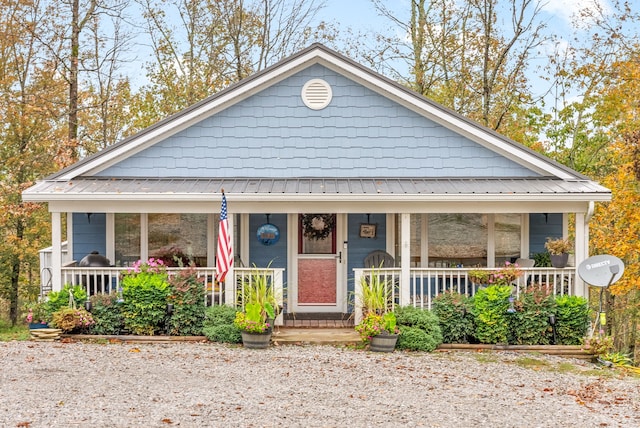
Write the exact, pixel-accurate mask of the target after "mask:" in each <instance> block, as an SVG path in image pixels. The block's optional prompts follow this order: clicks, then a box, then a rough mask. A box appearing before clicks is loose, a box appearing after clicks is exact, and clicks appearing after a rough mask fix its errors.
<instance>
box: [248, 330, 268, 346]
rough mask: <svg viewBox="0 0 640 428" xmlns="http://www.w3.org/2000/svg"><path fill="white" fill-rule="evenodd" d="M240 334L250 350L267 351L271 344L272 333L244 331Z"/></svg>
mask: <svg viewBox="0 0 640 428" xmlns="http://www.w3.org/2000/svg"><path fill="white" fill-rule="evenodd" d="M240 333H241V334H242V344H243V345H244V347H245V348H248V349H266V348H268V347H269V344H270V343H271V332H270V331H265V332H264V333H249V332H246V331H242V332H240Z"/></svg>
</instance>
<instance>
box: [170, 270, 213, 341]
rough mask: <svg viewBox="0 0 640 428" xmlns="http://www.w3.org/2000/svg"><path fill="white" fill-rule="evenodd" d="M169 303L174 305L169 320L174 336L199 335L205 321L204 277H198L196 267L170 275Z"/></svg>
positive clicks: (171, 332)
mask: <svg viewBox="0 0 640 428" xmlns="http://www.w3.org/2000/svg"><path fill="white" fill-rule="evenodd" d="M169 286H170V288H169V290H170V292H169V296H168V297H167V303H168V304H169V305H173V306H172V312H171V314H170V318H169V320H168V321H167V323H168V324H167V327H168V332H167V333H168V334H170V335H172V336H199V335H201V334H202V322H203V321H204V309H205V305H204V295H205V285H204V277H201V278H198V275H197V272H196V270H195V268H194V267H191V268H189V269H186V270H182V271H180V272H178V273H176V274H174V275H172V276H171V277H169Z"/></svg>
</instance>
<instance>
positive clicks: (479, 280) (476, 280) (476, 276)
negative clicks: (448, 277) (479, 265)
mask: <svg viewBox="0 0 640 428" xmlns="http://www.w3.org/2000/svg"><path fill="white" fill-rule="evenodd" d="M490 275H491V272H490V271H488V270H486V269H472V270H470V271H469V272H468V273H467V276H468V277H469V281H471V282H472V283H473V284H475V285H479V286H486V285H487V284H488V283H489V276H490Z"/></svg>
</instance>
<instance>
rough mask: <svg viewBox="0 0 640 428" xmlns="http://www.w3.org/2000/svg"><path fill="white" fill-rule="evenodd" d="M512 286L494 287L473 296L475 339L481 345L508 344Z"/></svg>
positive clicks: (481, 290) (484, 289)
mask: <svg viewBox="0 0 640 428" xmlns="http://www.w3.org/2000/svg"><path fill="white" fill-rule="evenodd" d="M510 296H511V286H506V285H492V286H489V287H487V288H483V289H480V290H478V292H477V293H476V294H475V296H473V299H472V301H473V308H472V313H473V318H474V323H475V326H476V330H475V337H476V339H478V341H479V342H480V343H508V338H509V318H508V316H511V315H512V314H509V313H508V312H507V309H509V297H510Z"/></svg>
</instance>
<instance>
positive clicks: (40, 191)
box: [23, 44, 610, 201]
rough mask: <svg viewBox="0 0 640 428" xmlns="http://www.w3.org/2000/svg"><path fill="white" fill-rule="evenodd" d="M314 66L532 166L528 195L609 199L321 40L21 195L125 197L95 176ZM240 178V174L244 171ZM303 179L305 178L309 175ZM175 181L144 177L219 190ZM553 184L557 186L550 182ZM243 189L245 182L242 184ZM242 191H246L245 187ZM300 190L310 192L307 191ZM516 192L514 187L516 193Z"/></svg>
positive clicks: (471, 189) (166, 184) (488, 184)
mask: <svg viewBox="0 0 640 428" xmlns="http://www.w3.org/2000/svg"><path fill="white" fill-rule="evenodd" d="M316 64H319V65H321V66H323V67H326V68H328V69H329V70H332V71H334V72H335V73H338V74H340V75H342V76H345V77H347V78H348V79H350V80H352V81H354V82H357V83H358V84H360V85H362V86H364V87H366V88H368V89H369V90H371V91H373V92H375V93H377V94H379V95H381V96H383V97H385V98H388V99H390V100H392V101H394V102H396V103H398V104H400V105H402V106H404V107H405V108H407V109H409V110H411V111H413V112H415V113H416V114H418V115H420V116H422V117H424V118H427V119H429V120H431V121H433V122H435V123H437V124H439V125H441V126H443V127H445V128H447V129H449V130H451V131H453V132H455V133H456V134H458V135H461V136H464V137H465V138H467V139H469V140H471V141H473V142H475V143H477V144H479V145H480V146H482V147H485V148H487V149H489V150H491V151H492V152H494V153H497V154H499V155H500V156H503V157H504V158H506V159H509V160H511V161H513V162H515V163H517V164H518V165H521V166H523V167H526V168H527V169H529V170H530V171H532V175H534V176H536V177H535V178H536V179H539V178H543V179H545V180H543V182H545V183H546V185H545V186H543V187H544V189H541V188H540V186H537V185H535V184H534V181H533V180H520V181H518V183H520V184H519V185H518V186H517V188H518V189H519V191H518V192H522V193H524V194H527V193H528V194H530V195H540V196H542V197H545V198H546V197H548V196H549V195H554V198H557V197H558V196H562V195H571V194H579V195H581V199H582V200H608V199H610V191H609V190H608V189H606V188H604V187H602V186H599V185H597V183H594V182H592V181H591V180H589V179H588V178H587V177H585V176H583V175H582V174H579V173H578V172H576V171H574V170H572V169H570V168H568V167H566V166H564V165H561V164H559V163H557V162H555V161H553V160H551V159H549V158H547V157H545V156H543V155H541V154H539V153H537V152H535V151H533V150H531V149H529V148H527V147H525V146H523V145H521V144H518V143H516V142H514V141H512V140H510V139H508V138H506V137H504V136H502V135H500V134H498V133H497V132H494V131H493V130H491V129H488V128H486V127H483V126H481V125H479V124H478V123H476V122H474V121H471V120H469V119H467V118H465V117H463V116H461V115H459V114H457V113H456V112H453V111H452V110H449V109H447V108H445V107H443V106H441V105H439V104H437V103H435V102H433V101H431V100H429V99H427V98H425V97H423V96H422V95H420V94H417V93H415V92H413V91H411V90H409V89H407V88H405V87H404V86H402V85H400V84H398V83H397V82H394V81H392V80H390V79H388V78H386V77H384V76H382V75H380V74H377V73H375V72H373V71H372V70H370V69H368V68H365V67H363V66H361V65H360V64H358V63H356V62H354V61H352V60H350V59H349V58H346V57H344V56H343V55H341V54H339V53H337V52H335V51H333V50H330V49H328V48H327V47H325V46H323V45H321V44H314V45H312V46H310V47H309V48H307V49H305V50H302V51H301V52H299V53H297V54H295V55H293V56H291V57H289V58H286V59H284V60H282V61H280V62H278V63H277V64H275V65H273V66H271V67H268V68H266V69H264V70H263V71H261V72H259V73H256V74H255V75H253V76H251V77H249V78H246V79H244V80H242V81H240V82H238V83H236V84H234V85H232V86H230V87H228V88H226V89H225V90H222V91H220V92H218V93H216V94H215V95H213V96H211V97H208V98H206V99H204V100H203V101H201V102H199V103H197V104H194V105H193V106H191V107H189V108H187V109H185V110H183V111H181V112H179V113H176V114H174V115H172V116H170V117H168V118H166V119H164V120H162V121H160V122H158V123H156V124H155V125H152V126H150V127H149V128H146V129H144V130H142V131H141V132H139V133H137V134H135V135H133V136H131V137H128V138H126V139H124V140H122V141H120V142H118V143H116V144H114V145H112V146H110V147H108V148H106V149H104V150H102V151H101V152H99V153H96V154H94V155H92V156H89V157H87V158H85V159H83V160H80V161H79V162H77V163H75V164H73V165H71V166H69V167H67V168H65V169H63V170H61V171H59V172H57V173H55V174H53V175H51V176H49V177H47V178H46V179H45V180H44V181H43V182H41V183H39V184H36V185H35V186H33V187H32V188H30V189H27V190H26V191H25V192H24V193H23V198H24V199H25V200H33V201H47V200H52V199H56V198H58V197H59V198H60V199H63V198H70V199H73V198H74V197H75V198H79V199H82V198H86V197H88V196H91V197H98V195H99V194H103V193H105V192H106V193H109V192H115V193H114V194H113V195H112V196H113V197H116V198H117V197H122V196H123V195H122V192H121V190H118V191H114V190H113V189H114V186H109V185H106V186H102V187H100V186H98V187H96V183H103V184H104V183H107V184H108V183H109V182H108V180H106V178H108V177H101V178H100V179H99V178H98V176H99V175H100V173H101V172H104V171H105V170H107V169H108V168H110V167H112V166H114V165H117V164H118V163H120V162H123V161H124V160H126V159H128V158H131V157H133V156H134V155H136V154H137V153H140V152H142V151H143V150H145V149H148V148H150V147H152V146H154V145H156V144H157V143H159V142H162V141H166V140H167V139H168V138H170V137H171V136H174V135H176V134H177V133H179V132H181V131H183V130H185V129H188V128H189V127H192V126H193V125H194V124H196V123H198V122H201V121H203V120H204V119H206V118H209V117H212V116H214V115H216V114H217V113H220V112H222V111H224V110H226V109H229V108H230V107H232V106H234V105H237V104H238V103H240V102H242V101H243V100H246V99H248V98H249V97H252V96H253V95H256V94H258V93H260V92H261V91H264V90H265V89H267V88H269V87H272V86H273V85H276V84H278V83H279V82H282V81H284V80H285V79H287V78H289V77H291V76H292V75H294V74H295V73H298V72H300V71H302V70H305V69H307V68H309V67H311V66H314V65H316ZM239 177H242V176H241V175H240V176H239ZM147 178H148V177H147ZM232 178H233V177H227V179H232ZM299 178H300V179H303V178H304V177H299ZM375 178H376V177H373V179H375ZM386 178H389V177H386ZM451 178H452V177H448V179H451ZM453 178H455V177H453ZM351 179H352V180H353V182H354V183H356V182H357V178H355V177H352V178H351ZM417 179H418V180H422V179H424V177H423V176H421V177H417ZM502 179H504V177H497V178H496V180H487V179H484V178H483V180H480V181H476V182H473V181H472V179H463V178H460V179H459V180H458V185H457V186H456V187H455V188H456V189H457V190H454V191H452V192H450V191H449V190H447V189H450V188H449V187H447V186H445V185H444V184H443V183H444V182H445V181H446V180H430V183H431V184H432V185H433V184H439V186H440V187H439V188H438V189H435V188H433V187H431V191H428V192H426V193H430V194H432V195H434V194H439V195H443V194H458V195H459V194H461V193H462V194H469V195H474V194H475V195H478V194H485V195H486V194H494V193H498V194H499V193H500V192H495V191H494V188H495V187H496V186H497V187H498V188H499V187H500V185H499V182H500V180H502ZM118 180H121V183H125V182H127V177H118ZM171 180H172V177H156V178H155V179H149V178H148V179H147V180H145V183H146V185H147V187H146V188H147V189H148V188H149V183H150V181H157V182H158V183H160V184H158V185H156V186H153V185H152V186H151V188H157V189H160V188H162V191H161V192H160V193H158V195H160V196H159V197H161V196H162V195H164V196H165V197H166V195H167V194H168V193H170V194H171V195H178V194H187V195H188V194H192V195H193V196H195V195H198V196H197V197H209V196H210V195H211V194H214V193H215V192H216V191H217V190H218V189H212V190H213V191H212V192H211V193H208V192H206V195H203V194H201V193H200V190H193V192H192V191H190V190H189V189H196V188H197V187H198V186H190V187H188V188H187V189H185V188H184V187H182V188H180V187H175V188H173V190H172V191H171V190H168V189H169V188H171V186H172V184H171V183H172V181H171ZM251 180H253V181H255V180H256V178H255V177H252V178H250V179H249V178H247V179H246V180H245V181H244V188H250V187H251V185H250V184H249V183H250V181H251ZM403 180H405V182H411V180H410V179H407V178H403ZM129 181H130V185H127V186H126V187H127V188H128V189H130V190H131V191H132V192H133V194H134V195H135V194H142V193H145V190H144V189H143V188H136V186H135V185H134V184H133V183H136V182H140V179H139V178H133V177H132V178H131V179H130V180H129ZM291 181H292V180H290V182H291ZM414 181H415V180H414ZM64 183H66V184H64ZM479 183H483V185H482V186H481V187H478V184H479ZM550 184H552V185H551V186H550ZM173 185H175V182H173ZM302 187H303V188H304V187H305V186H304V185H303V186H302ZM405 187H406V186H405ZM238 188H243V186H240V187H238ZM299 188H300V186H293V187H291V186H289V187H287V189H299ZM355 188H358V186H357V184H356V185H355ZM61 190H62V191H61ZM289 191H291V192H292V194H297V193H298V191H297V190H295V191H292V190H288V191H285V193H287V192H289ZM240 193H241V194H246V193H245V192H240ZM249 193H250V192H249ZM270 193H271V190H268V191H265V194H270ZM300 193H302V194H308V193H307V192H305V191H302V192H300ZM378 193H380V192H378ZM393 193H395V194H396V195H397V194H406V193H407V192H406V191H401V192H393V191H392V192H383V194H393ZM420 193H421V192H417V193H416V194H420ZM507 193H509V192H507ZM511 193H513V191H512V192H511ZM358 194H360V193H358ZM422 194H423V195H424V194H425V193H424V192H423V193H422ZM54 195H57V196H54ZM63 195H64V196H63ZM72 195H73V196H72ZM118 195H119V196H118Z"/></svg>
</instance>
